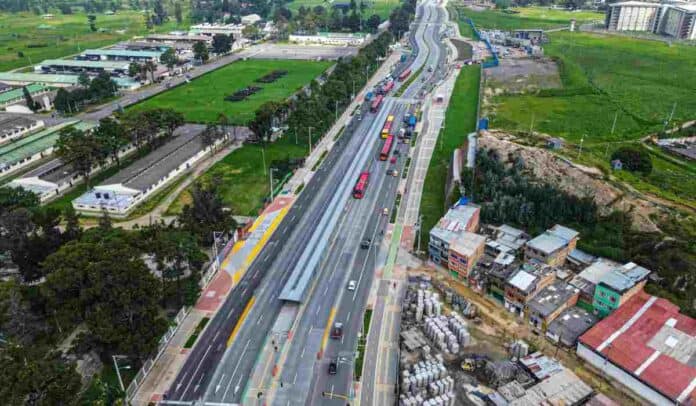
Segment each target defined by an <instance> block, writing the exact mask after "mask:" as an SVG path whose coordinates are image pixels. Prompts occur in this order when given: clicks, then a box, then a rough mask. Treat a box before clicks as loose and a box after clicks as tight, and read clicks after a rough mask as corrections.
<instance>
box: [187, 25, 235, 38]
mask: <svg viewBox="0 0 696 406" xmlns="http://www.w3.org/2000/svg"><path fill="white" fill-rule="evenodd" d="M243 29H244V25H242V24H208V23H204V24H196V25H192V26H191V29H190V32H191V33H192V34H194V35H197V36H207V37H213V36H215V35H218V34H222V35H227V36H230V35H231V36H232V37H233V38H235V39H239V38H241V37H242V30H243Z"/></svg>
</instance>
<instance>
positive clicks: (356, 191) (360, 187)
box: [353, 172, 370, 199]
mask: <svg viewBox="0 0 696 406" xmlns="http://www.w3.org/2000/svg"><path fill="white" fill-rule="evenodd" d="M369 179H370V172H363V173H361V174H360V176H359V177H358V181H357V182H356V183H355V187H354V188H353V197H354V198H355V199H362V198H363V196H365V189H367V181H368V180H369Z"/></svg>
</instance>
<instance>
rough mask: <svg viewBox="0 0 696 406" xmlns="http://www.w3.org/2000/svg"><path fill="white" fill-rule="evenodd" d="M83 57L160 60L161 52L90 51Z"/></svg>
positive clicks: (84, 52) (85, 52)
mask: <svg viewBox="0 0 696 406" xmlns="http://www.w3.org/2000/svg"><path fill="white" fill-rule="evenodd" d="M82 55H105V56H120V57H124V58H155V59H156V58H159V57H160V55H162V52H161V51H138V50H129V49H88V50H86V51H83V52H82Z"/></svg>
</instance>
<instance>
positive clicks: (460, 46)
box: [450, 38, 473, 61]
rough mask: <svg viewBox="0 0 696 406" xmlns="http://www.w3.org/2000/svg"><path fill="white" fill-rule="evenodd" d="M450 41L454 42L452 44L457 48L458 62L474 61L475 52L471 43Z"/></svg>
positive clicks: (456, 40) (457, 40)
mask: <svg viewBox="0 0 696 406" xmlns="http://www.w3.org/2000/svg"><path fill="white" fill-rule="evenodd" d="M450 41H452V44H453V45H454V46H455V47H456V48H457V59H456V60H457V61H464V60H467V59H472V57H473V50H472V48H471V45H469V42H467V41H463V40H460V39H454V38H452V39H450Z"/></svg>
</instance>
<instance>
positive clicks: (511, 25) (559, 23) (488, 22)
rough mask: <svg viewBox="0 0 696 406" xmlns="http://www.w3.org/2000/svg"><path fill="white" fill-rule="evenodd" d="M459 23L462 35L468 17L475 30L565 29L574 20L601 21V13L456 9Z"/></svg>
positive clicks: (536, 8)
mask: <svg viewBox="0 0 696 406" xmlns="http://www.w3.org/2000/svg"><path fill="white" fill-rule="evenodd" d="M457 11H458V14H459V18H460V22H459V26H460V30H461V31H462V35H464V34H465V33H466V32H469V28H467V27H465V25H468V24H467V23H465V22H464V17H469V18H471V19H472V20H474V24H476V27H477V28H489V29H501V30H512V29H523V28H541V29H551V28H559V27H565V26H568V25H569V24H570V20H572V19H575V20H576V21H577V23H578V24H582V23H587V22H590V21H597V20H600V21H603V20H604V14H603V13H595V12H592V11H578V12H574V11H566V10H555V9H550V8H545V7H518V8H513V9H510V11H508V12H504V11H498V10H482V11H474V10H472V9H470V8H464V7H458V8H457Z"/></svg>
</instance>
